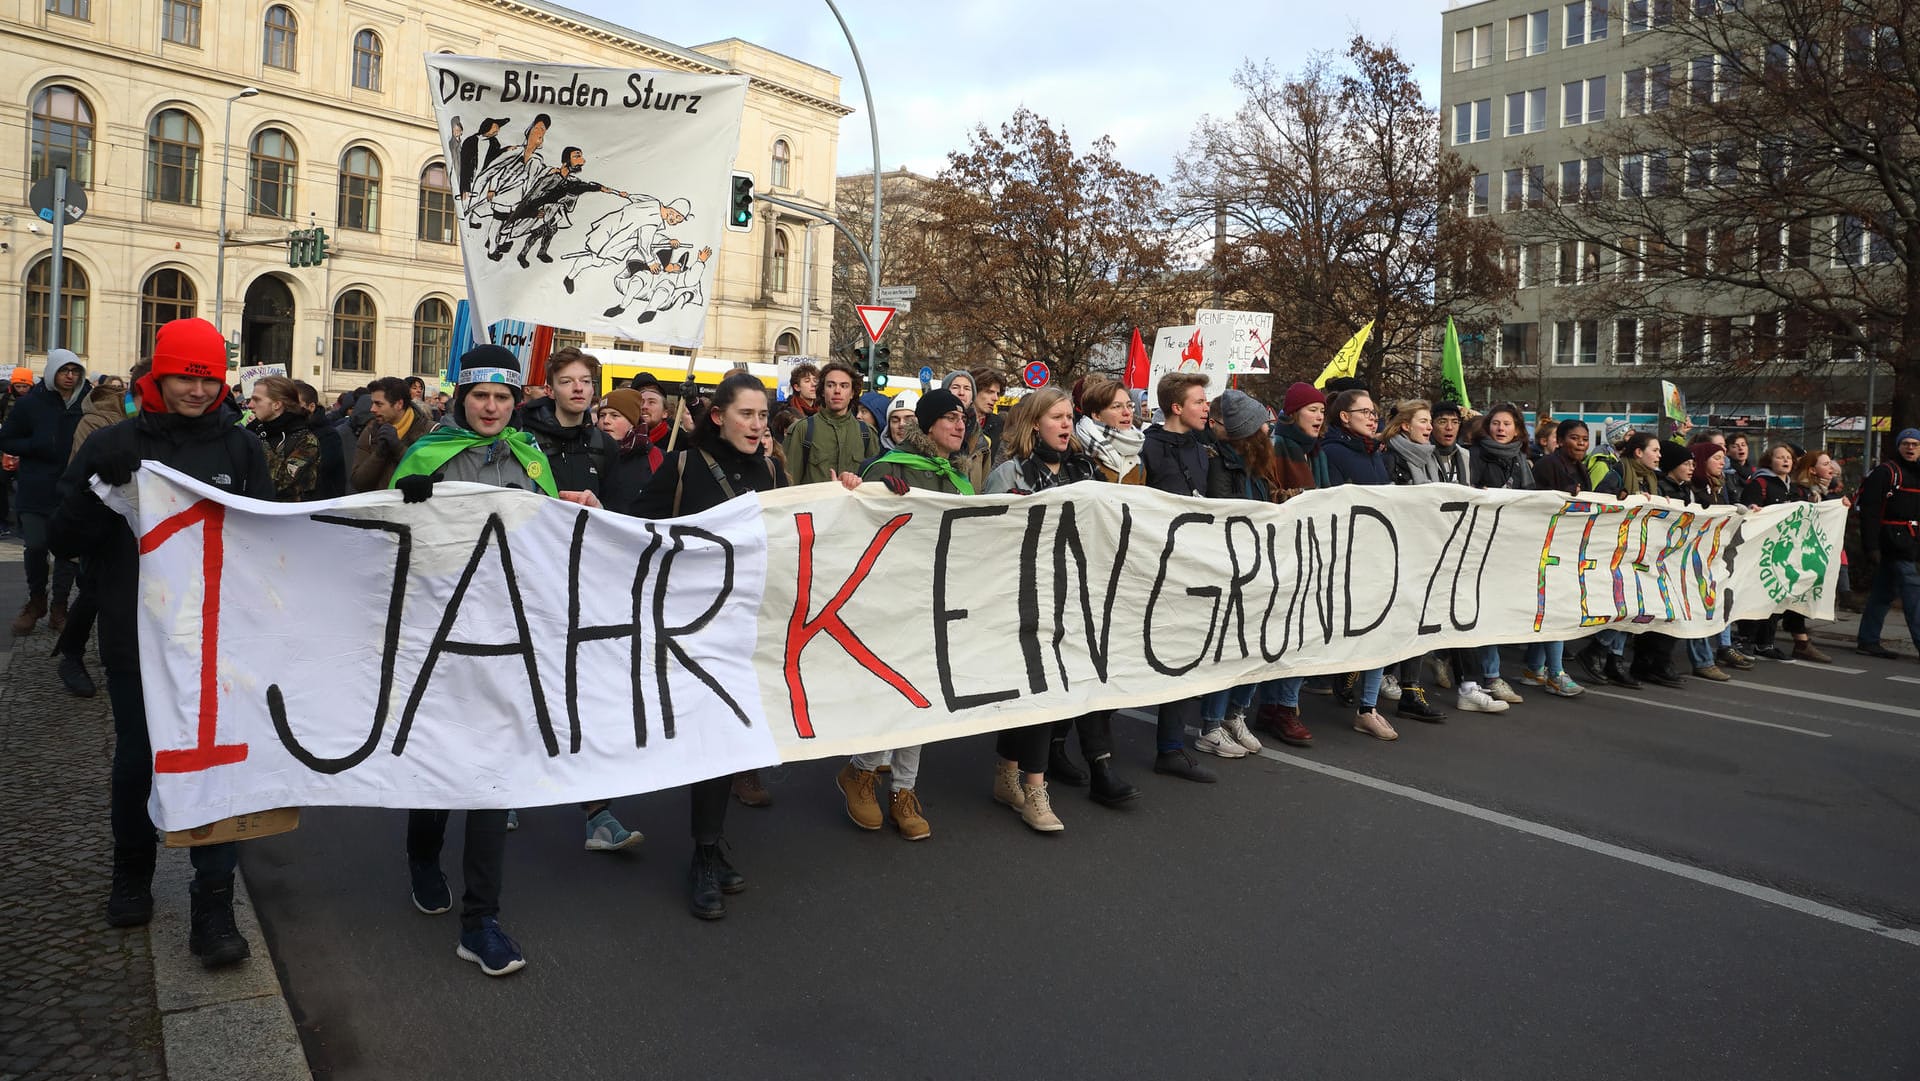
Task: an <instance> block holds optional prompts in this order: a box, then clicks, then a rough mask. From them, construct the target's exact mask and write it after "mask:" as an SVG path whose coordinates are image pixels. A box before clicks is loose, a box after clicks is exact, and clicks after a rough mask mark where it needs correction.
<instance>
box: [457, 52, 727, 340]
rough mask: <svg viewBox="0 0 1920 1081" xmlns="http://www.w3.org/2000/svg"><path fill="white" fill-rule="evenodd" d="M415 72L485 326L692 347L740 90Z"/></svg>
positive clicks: (556, 68)
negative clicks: (449, 180) (533, 325)
mask: <svg viewBox="0 0 1920 1081" xmlns="http://www.w3.org/2000/svg"><path fill="white" fill-rule="evenodd" d="M426 63H427V71H428V75H429V77H430V78H431V79H432V82H433V86H434V91H435V92H434V102H435V115H436V121H437V122H438V123H439V125H440V127H441V142H442V144H443V145H445V146H446V147H447V148H448V150H449V152H450V153H454V154H455V155H456V156H455V158H453V159H450V161H449V167H450V168H452V169H453V170H454V172H455V177H456V180H455V187H456V199H457V201H458V206H459V210H460V213H461V219H462V226H463V227H462V228H461V229H460V230H459V232H460V243H461V252H462V255H463V256H464V258H465V263H466V270H467V278H468V281H469V283H470V286H469V287H470V289H471V291H472V294H473V297H472V299H473V303H474V307H475V308H476V309H477V310H478V311H479V312H480V313H481V314H482V316H483V317H484V319H485V320H486V321H487V322H488V323H497V322H499V321H501V320H505V319H515V318H517V319H524V320H527V321H529V322H538V323H542V324H545V325H548V326H558V327H565V328H568V329H572V330H579V331H586V332H598V333H607V334H614V335H617V336H619V337H622V338H629V339H634V340H637V341H644V342H652V343H655V344H659V345H669V346H678V347H681V348H689V349H691V348H698V347H699V346H700V344H701V341H702V339H703V338H704V336H705V331H706V321H707V298H708V296H709V295H710V293H711V291H712V287H713V284H712V283H713V275H714V274H715V273H716V272H717V265H716V262H715V256H716V255H717V254H718V253H719V251H720V249H721V241H722V239H723V237H724V235H725V234H724V226H725V221H726V207H727V204H728V202H729V200H730V198H731V187H732V180H731V173H732V169H733V159H734V156H735V154H736V152H737V151H738V149H739V142H740V119H741V114H742V111H743V110H744V108H745V105H746V89H747V79H746V78H745V77H744V76H737V75H697V74H691V73H687V72H676V71H647V70H628V69H618V68H590V67H577V66H572V65H566V64H530V63H524V62H518V61H505V60H491V59H485V58H479V57H458V56H444V55H439V54H433V55H429V56H428V57H427V58H426ZM463 113H464V116H465V117H466V118H467V119H469V120H470V119H472V118H473V117H474V116H475V114H476V113H478V114H479V115H480V120H479V123H478V124H477V125H476V126H472V127H469V126H467V125H466V124H465V123H463V121H462V114H463Z"/></svg>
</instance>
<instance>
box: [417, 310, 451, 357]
mask: <svg viewBox="0 0 1920 1081" xmlns="http://www.w3.org/2000/svg"><path fill="white" fill-rule="evenodd" d="M452 352H453V309H452V308H450V307H448V306H447V302H446V301H444V300H441V299H440V298H439V297H428V298H427V299H425V300H423V301H421V302H420V306H419V307H417V308H415V309H413V374H415V375H431V376H438V375H439V374H440V373H441V372H443V371H445V370H446V368H447V364H448V361H449V360H451V359H452Z"/></svg>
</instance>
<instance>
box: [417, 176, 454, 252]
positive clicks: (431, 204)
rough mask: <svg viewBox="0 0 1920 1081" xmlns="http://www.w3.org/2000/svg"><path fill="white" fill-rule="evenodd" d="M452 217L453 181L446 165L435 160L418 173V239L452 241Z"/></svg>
mask: <svg viewBox="0 0 1920 1081" xmlns="http://www.w3.org/2000/svg"><path fill="white" fill-rule="evenodd" d="M454 218H455V211H454V205H453V182H452V181H451V180H450V179H449V178H448V177H447V167H446V165H444V164H442V163H441V162H437V161H436V162H434V163H433V164H432V165H429V166H427V168H426V170H425V171H424V172H422V173H421V174H420V239H421V240H431V241H433V242H434V243H435V244H451V243H453V237H454Z"/></svg>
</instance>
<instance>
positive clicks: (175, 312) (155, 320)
mask: <svg viewBox="0 0 1920 1081" xmlns="http://www.w3.org/2000/svg"><path fill="white" fill-rule="evenodd" d="M198 301H199V293H198V291H197V290H196V289H194V287H193V279H192V278H189V277H187V276H186V275H185V274H183V273H181V272H180V271H178V270H174V269H172V268H168V269H165V270H156V271H154V272H153V273H151V274H149V275H147V280H146V282H145V284H143V285H141V286H140V359H141V360H146V359H148V358H150V357H152V356H153V338H154V335H156V334H158V333H159V332H160V328H161V327H162V326H164V325H166V324H167V323H171V322H173V321H174V320H175V319H191V318H193V315H194V311H195V309H196V308H197V306H198Z"/></svg>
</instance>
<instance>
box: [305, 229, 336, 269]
mask: <svg viewBox="0 0 1920 1081" xmlns="http://www.w3.org/2000/svg"><path fill="white" fill-rule="evenodd" d="M310 244H311V246H310V247H309V248H308V249H307V251H308V254H310V255H312V256H313V262H312V263H310V264H308V265H309V266H319V265H320V264H321V263H324V262H326V261H327V256H328V255H331V254H332V253H331V252H329V251H327V231H326V230H325V229H322V228H320V227H319V226H317V225H316V226H314V228H313V240H312V241H311V242H310Z"/></svg>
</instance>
